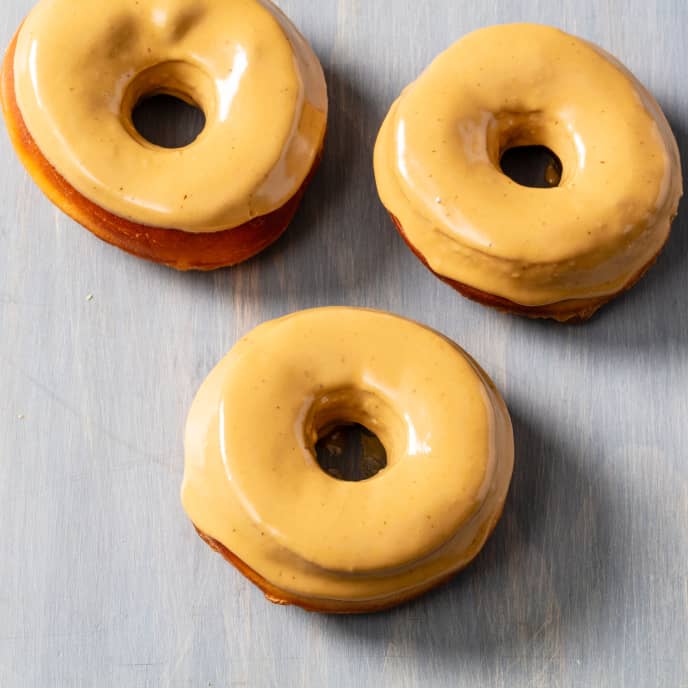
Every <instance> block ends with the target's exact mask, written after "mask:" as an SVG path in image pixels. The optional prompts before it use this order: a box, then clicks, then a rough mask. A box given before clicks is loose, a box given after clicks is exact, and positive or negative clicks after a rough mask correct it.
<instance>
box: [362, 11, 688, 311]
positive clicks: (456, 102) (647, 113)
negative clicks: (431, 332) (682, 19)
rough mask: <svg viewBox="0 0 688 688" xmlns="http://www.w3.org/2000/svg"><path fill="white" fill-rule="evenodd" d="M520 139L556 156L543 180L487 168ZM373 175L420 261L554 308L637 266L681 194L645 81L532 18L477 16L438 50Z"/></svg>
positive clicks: (448, 275) (609, 287) (515, 305)
mask: <svg viewBox="0 0 688 688" xmlns="http://www.w3.org/2000/svg"><path fill="white" fill-rule="evenodd" d="M525 145H543V146H546V147H548V148H549V149H551V150H552V151H554V152H555V153H556V154H557V155H558V157H559V158H560V160H561V162H562V164H563V175H562V178H561V181H560V183H559V186H557V187H554V188H551V189H539V188H528V187H524V186H520V185H519V184H517V183H516V182H514V181H512V180H511V179H510V178H509V177H507V176H506V175H505V174H504V173H503V172H502V170H501V167H500V159H501V156H502V154H503V153H504V151H506V150H508V149H509V148H513V147H516V146H525ZM375 174H376V179H377V185H378V190H379V193H380V197H381V199H382V202H383V203H384V205H385V206H386V207H387V209H388V210H389V212H390V213H391V214H392V216H393V218H394V219H395V221H396V222H397V224H398V226H399V228H400V229H401V231H402V234H403V235H404V237H405V238H406V240H407V241H408V243H409V244H410V245H411V247H412V248H413V250H414V251H415V252H416V253H417V254H418V255H419V256H420V257H421V258H422V260H423V261H424V262H425V263H426V264H427V265H428V266H429V267H430V269H432V270H433V271H434V272H435V273H436V274H438V275H439V276H440V277H442V278H443V279H445V280H446V281H448V282H450V283H452V284H453V286H455V287H456V288H458V289H460V290H461V291H464V292H465V293H466V295H468V296H471V297H472V298H477V299H478V300H484V301H487V302H490V301H492V302H494V303H493V305H498V306H500V307H502V308H506V309H508V310H520V312H523V313H524V314H526V315H528V314H532V315H536V316H538V315H545V316H550V317H558V318H559V319H562V320H565V319H568V318H570V317H574V316H575V315H576V314H577V313H579V314H580V313H582V312H585V309H586V306H587V308H588V311H590V310H592V311H594V310H595V309H596V308H597V307H599V305H601V304H602V303H604V301H605V300H608V299H609V298H611V296H613V295H614V294H616V293H618V292H619V291H621V290H623V289H624V288H626V287H628V286H630V285H631V284H632V283H633V282H634V281H636V280H637V279H638V278H639V276H640V275H641V274H642V273H643V272H644V270H645V269H646V268H647V267H648V266H649V265H650V264H651V263H652V261H653V260H654V258H655V257H656V256H657V254H658V253H659V251H660V250H661V248H662V246H663V245H664V243H665V242H666V240H667V238H668V235H669V231H670V226H671V221H672V219H673V217H674V216H675V214H676V211H677V206H678V202H679V199H680V197H681V194H682V179H681V168H680V160H679V153H678V148H677V145H676V141H675V138H674V136H673V133H672V131H671V128H670V127H669V124H668V123H667V120H666V118H665V117H664V115H663V113H662V111H661V109H660V107H659V105H658V104H657V103H656V101H655V100H654V98H653V97H652V96H651V95H650V94H649V93H648V91H647V90H646V89H645V88H644V87H643V86H642V85H641V84H640V83H639V82H638V81H637V80H636V79H635V77H633V75H632V74H631V73H630V72H629V71H628V70H627V69H625V68H624V67H623V66H622V65H621V64H620V63H619V62H617V61H616V60H615V59H614V58H612V57H611V56H610V55H608V54H607V53H605V52H604V51H603V50H601V49H600V48H597V47H596V46H594V45H592V44H590V43H588V42H586V41H584V40H581V39H579V38H576V37H574V36H570V35H568V34H566V33H564V32H562V31H559V30H557V29H554V28H550V27H547V26H541V25H533V24H512V25H501V26H493V27H490V28H486V29H482V30H479V31H476V32H474V33H472V34H469V35H468V36H466V37H465V38H463V39H462V40H460V41H459V42H458V43H456V44H455V45H453V46H452V47H451V48H449V50H447V51H446V52H444V53H443V54H441V55H440V56H439V57H438V58H437V59H436V60H435V61H434V62H433V63H432V64H431V65H430V67H429V68H428V69H427V70H426V71H425V72H424V73H423V74H422V75H421V76H420V78H419V79H418V80H417V81H416V82H414V83H413V84H411V85H410V86H409V87H408V88H407V89H406V90H405V91H404V92H403V93H402V95H401V97H400V98H399V99H398V100H397V102H396V103H395V104H394V105H393V107H392V109H391V111H390V113H389V114H388V116H387V118H386V120H385V122H384V124H383V126H382V129H381V132H380V135H379V138H378V141H377V145H376V149H375ZM562 302H565V303H566V304H567V306H566V307H563V308H562V307H557V304H562ZM550 305H554V306H555V307H554V308H549V306H550ZM569 305H570V306H571V307H568V306H569ZM543 306H544V308H542V307H543ZM590 314H591V312H587V313H585V315H586V316H587V315H590Z"/></svg>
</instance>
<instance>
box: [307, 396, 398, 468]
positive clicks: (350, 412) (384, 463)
mask: <svg viewBox="0 0 688 688" xmlns="http://www.w3.org/2000/svg"><path fill="white" fill-rule="evenodd" d="M304 437H305V444H306V447H307V449H308V450H309V451H310V453H311V455H312V456H313V457H314V459H315V461H316V462H317V464H318V466H320V468H321V469H322V470H323V471H324V472H325V473H327V474H328V475H329V476H331V477H332V478H335V479H337V480H345V481H349V482H361V481H363V480H369V479H371V478H374V477H375V476H376V475H378V474H380V473H381V472H384V471H387V470H389V469H390V468H391V467H392V466H393V465H394V463H395V460H396V457H398V456H401V455H402V450H403V447H404V446H406V445H407V444H408V431H407V428H406V425H405V423H404V421H403V420H402V419H401V418H400V417H399V416H398V414H397V413H396V412H395V411H394V409H393V408H392V406H391V405H390V404H389V403H388V402H387V401H386V400H385V399H383V398H382V397H381V396H380V395H378V394H377V393H374V392H368V391H363V390H359V389H340V390H334V391H330V392H326V393H324V394H321V395H320V396H318V398H317V399H316V400H315V401H314V402H313V403H312V405H311V407H310V409H309V410H308V412H307V414H306V420H305V427H304Z"/></svg>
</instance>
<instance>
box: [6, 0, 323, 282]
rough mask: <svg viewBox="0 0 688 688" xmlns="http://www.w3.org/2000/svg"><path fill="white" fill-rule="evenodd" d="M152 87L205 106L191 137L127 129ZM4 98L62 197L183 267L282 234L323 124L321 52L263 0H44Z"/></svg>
mask: <svg viewBox="0 0 688 688" xmlns="http://www.w3.org/2000/svg"><path fill="white" fill-rule="evenodd" d="M161 93H164V94H169V95H173V96H176V97H178V98H180V99H182V100H185V101H186V102H188V103H190V104H192V105H195V106H197V107H198V108H200V109H201V110H202V111H203V113H204V114H205V118H206V125H205V128H204V129H203V131H202V132H201V134H200V135H199V136H198V138H197V139H196V140H195V141H193V143H191V144H190V145H188V146H185V147H183V148H177V149H167V148H161V147H158V146H156V145H154V144H152V143H150V142H149V141H147V140H146V139H144V138H143V137H142V136H141V135H140V134H139V133H138V131H137V130H136V128H135V127H134V124H133V122H132V111H133V109H134V108H135V107H136V105H137V104H138V103H139V102H141V101H142V100H143V99H145V98H146V97H149V96H152V95H157V94H161ZM2 104H3V111H4V114H5V119H6V123H7V127H8V130H9V133H10V137H11V139H12V142H13V144H14V146H15V148H16V150H17V153H18V155H19V157H20V159H21V160H22V162H23V163H24V165H25V166H26V168H27V169H28V171H29V173H30V174H31V175H32V176H33V178H34V180H35V181H36V182H37V184H38V185H39V186H40V187H41V189H42V190H43V191H44V192H45V193H46V194H47V196H48V197H49V198H50V199H51V200H52V201H53V202H54V203H55V204H56V205H58V206H59V207H60V208H61V209H62V210H64V211H65V212H66V213H67V214H69V215H70V216H71V217H72V218H74V219H75V220H77V221H78V222H80V223H81V224H82V225H84V226H85V227H86V228H87V229H89V230H90V231H92V232H93V233H94V234H96V235H97V236H99V237H100V238H101V239H104V240H105V241H107V242H109V243H112V244H114V245H116V246H119V247H120V248H122V249H124V250H126V251H128V252H130V253H133V254H135V255H138V256H140V257H143V258H147V259H149V260H153V261H155V262H159V263H164V264H167V265H170V266H172V267H175V268H178V269H180V270H188V269H200V270H209V269H214V268H218V267H223V266H226V265H233V264H236V263H239V262H241V261H243V260H246V259H248V258H250V257H251V256H253V255H255V254H256V253H258V252H259V251H261V250H263V249H264V248H266V247H267V246H268V245H270V244H271V243H272V242H274V241H275V240H276V239H277V238H278V237H279V236H280V235H281V234H282V233H283V232H284V230H285V229H286V227H287V225H288V224H289V222H290V221H291V219H292V217H293V215H294V213H295V212H296V209H297V207H298V205H299V202H300V200H301V197H302V195H303V192H304V190H305V188H306V186H307V184H308V182H309V180H310V178H311V176H312V174H313V172H314V170H315V168H316V166H317V163H318V161H319V158H320V155H321V151H322V146H323V141H324V136H325V129H326V121H327V92H326V85H325V79H324V75H323V71H322V68H321V65H320V63H319V61H318V58H317V57H316V56H315V54H314V53H313V51H312V50H311V48H310V47H309V46H308V44H307V43H306V41H305V40H304V39H303V37H302V36H301V35H300V34H299V33H298V31H297V30H296V28H295V27H294V25H293V24H292V23H291V22H290V21H289V20H288V19H287V18H286V17H285V16H284V14H282V13H281V12H280V10H278V9H277V8H276V7H275V6H274V5H273V4H271V3H270V2H269V0H205V1H204V2H203V3H198V2H194V1H193V0H138V2H133V0H114V1H113V2H108V3H97V2H91V1H90V0H43V1H42V2H40V3H39V4H38V5H37V6H36V7H35V8H34V9H33V10H32V11H31V13H30V14H29V16H28V17H27V18H26V20H25V21H24V23H23V25H22V26H21V27H20V29H19V31H18V32H17V34H16V36H15V37H14V39H13V41H12V43H11V45H10V47H9V49H8V51H7V54H6V56H5V60H4V65H3V71H2Z"/></svg>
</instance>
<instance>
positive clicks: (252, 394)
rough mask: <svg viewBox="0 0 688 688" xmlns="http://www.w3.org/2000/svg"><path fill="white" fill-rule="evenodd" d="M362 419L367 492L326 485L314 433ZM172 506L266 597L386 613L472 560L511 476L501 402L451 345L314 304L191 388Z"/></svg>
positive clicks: (359, 485) (258, 332)
mask: <svg viewBox="0 0 688 688" xmlns="http://www.w3.org/2000/svg"><path fill="white" fill-rule="evenodd" d="M338 422H355V423H360V424H362V425H364V426H365V427H367V428H368V429H370V430H371V431H373V432H375V433H376V434H377V436H378V437H379V438H380V440H381V442H382V444H383V445H384V447H385V449H386V451H387V462H388V463H387V467H386V468H384V469H383V470H382V471H380V472H379V473H378V474H377V475H375V476H374V477H373V478H370V479H369V480H366V481H363V482H345V481H340V480H337V479H335V478H333V477H331V476H330V475H328V474H327V473H325V472H324V471H323V470H322V469H321V468H320V466H319V465H318V463H317V461H316V458H315V449H314V447H315V443H316V441H317V439H318V437H319V436H322V434H323V433H325V432H327V431H328V429H330V428H331V427H332V425H333V424H337V423H338ZM185 450H186V468H185V473H184V482H183V486H182V502H183V505H184V508H185V510H186V512H187V513H188V515H189V517H190V518H191V520H192V521H193V523H194V524H195V526H196V528H197V529H198V531H199V532H200V533H201V534H202V536H203V537H204V539H206V541H208V542H209V543H210V544H211V545H212V546H213V547H215V548H216V549H218V550H219V551H221V552H222V553H223V554H225V556H226V557H227V558H228V559H230V561H232V563H234V564H235V565H237V567H238V568H239V569H240V570H241V571H242V572H244V573H245V574H246V575H247V576H248V577H249V578H250V579H251V580H253V581H254V582H256V583H257V584H258V585H259V586H260V587H261V588H263V590H264V591H265V592H266V593H267V594H268V596H269V598H270V599H272V600H273V601H277V602H280V603H288V604H298V605H300V606H303V607H305V608H308V609H313V610H317V611H338V612H364V611H374V610H378V609H383V608H386V607H390V606H393V605H395V604H398V603H399V602H402V601H404V600H406V599H410V598H411V597H414V596H416V595H418V594H420V593H421V592H423V591H425V590H427V589H429V588H431V587H433V586H434V585H437V584H438V583H439V582H441V581H443V580H446V579H447V578H448V577H449V576H451V575H452V574H454V573H456V572H457V571H458V570H459V569H461V568H462V567H464V566H465V565H466V564H468V563H469V562H470V561H471V560H472V559H473V558H474V557H475V556H476V555H477V553H478V552H479V551H480V549H481V548H482V546H483V545H484V543H485V541H486V539H487V537H488V536H489V534H490V533H491V531H492V530H493V528H494V526H495V524H496V522H497V520H498V518H499V516H500V514H501V511H502V507H503V504H504V500H505V497H506V494H507V490H508V486H509V482H510V479H511V473H512V468H513V436H512V429H511V421H510V419H509V414H508V411H507V409H506V406H505V404H504V402H503V400H502V398H501V397H500V395H499V393H498V392H497V390H496V389H495V388H494V386H493V384H492V383H491V382H490V380H489V379H488V377H487V375H486V374H485V373H484V372H483V371H482V370H481V369H480V367H479V366H478V365H477V364H476V363H475V362H474V361H473V360H472V359H471V358H470V357H469V356H468V355H467V354H465V353H464V352H463V351H462V350H461V349H460V348H459V347H458V346H456V345H455V344H453V343H452V342H450V341H449V340H448V339H446V338H445V337H443V336H441V335H439V334H437V333H436V332H434V331H432V330H430V329H428V328H425V327H423V326H421V325H418V324H417V323H413V322H411V321H408V320H405V319H402V318H399V317H397V316H393V315H389V314H386V313H380V312H376V311H369V310H361V309H353V308H322V309H316V310H311V311H303V312H300V313H296V314H294V315H291V316H287V317H285V318H281V319H279V320H275V321H272V322H268V323H266V324H263V325H261V326H259V327H258V328H257V329H255V330H254V331H253V332H251V333H250V334H249V335H248V336H246V337H245V338H244V339H242V340H241V341H240V342H239V343H238V344H237V345H236V346H235V347H234V348H233V349H232V351H231V352H230V353H229V355H228V356H227V357H226V358H225V359H224V360H223V361H222V362H221V363H220V364H219V365H218V366H217V367H216V368H215V370H214V371H213V372H212V373H211V374H210V376H209V377H208V379H207V380H206V381H205V382H204V383H203V385H202V387H201V389H200V391H199V392H198V395H197V397H196V399H195V401H194V403H193V406H192V408H191V412H190V414H189V418H188V423H187V428H186V441H185Z"/></svg>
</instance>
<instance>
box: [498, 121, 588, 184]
mask: <svg viewBox="0 0 688 688" xmlns="http://www.w3.org/2000/svg"><path fill="white" fill-rule="evenodd" d="M488 148H489V155H490V158H491V159H492V162H493V163H494V165H495V167H497V169H498V170H499V171H500V172H502V173H503V174H505V175H506V176H507V177H509V178H510V179H511V180H512V181H514V182H516V183H517V184H519V185H520V186H526V187H530V188H536V189H551V188H554V187H557V186H561V185H563V184H564V182H565V181H567V180H568V179H569V178H570V177H571V176H572V174H573V172H574V171H575V169H576V168H577V167H578V166H579V151H578V149H577V145H576V143H575V135H574V136H573V137H572V135H571V132H570V131H569V129H568V128H567V127H566V126H565V123H564V122H563V121H560V120H558V119H554V120H552V119H551V118H548V117H546V116H545V114H544V113H543V112H540V111H536V112H511V111H509V112H502V113H500V114H498V115H497V116H496V117H495V119H494V122H493V123H492V125H491V127H490V130H489V132H488ZM562 154H563V155H562Z"/></svg>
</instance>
